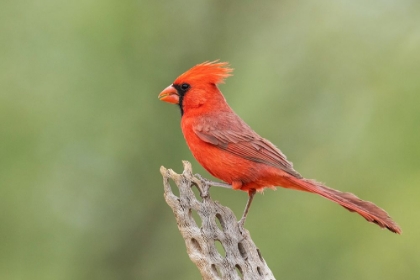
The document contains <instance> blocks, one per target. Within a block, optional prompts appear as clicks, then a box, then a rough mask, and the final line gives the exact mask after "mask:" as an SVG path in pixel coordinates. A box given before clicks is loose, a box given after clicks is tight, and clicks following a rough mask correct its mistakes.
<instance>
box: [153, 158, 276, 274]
mask: <svg viewBox="0 0 420 280" xmlns="http://www.w3.org/2000/svg"><path fill="white" fill-rule="evenodd" d="M183 164H184V172H183V173H182V174H177V173H175V172H174V171H172V170H171V169H166V168H164V167H163V166H162V167H161V170H160V171H161V173H162V176H163V184H164V192H165V200H166V202H167V203H168V205H169V206H170V207H171V208H172V211H173V213H174V215H175V218H176V221H177V224H178V229H179V231H180V232H181V235H182V237H183V238H184V240H185V245H186V247H187V253H188V255H189V257H190V259H191V260H192V261H193V262H194V263H195V265H196V266H197V267H198V269H199V270H200V272H201V274H202V276H203V279H235V280H236V279H264V280H265V279H267V280H268V279H270V280H271V279H275V278H274V276H273V274H272V272H271V270H270V268H269V267H268V265H267V263H266V262H265V260H264V258H263V257H262V255H261V252H260V251H259V249H258V248H257V247H256V245H255V244H254V242H253V241H252V239H251V236H250V234H249V232H248V231H247V230H244V229H242V232H241V229H240V228H239V226H238V223H237V220H236V217H235V215H234V214H233V212H232V210H230V209H229V208H227V207H225V206H223V205H220V203H218V202H215V201H213V200H212V199H211V197H210V194H209V186H208V185H207V184H206V183H205V182H203V181H201V180H200V179H198V178H196V177H194V176H193V175H192V169H191V164H190V163H189V162H187V161H184V162H183ZM170 179H171V180H173V181H174V182H175V184H176V187H177V188H178V189H179V197H178V196H176V195H175V194H174V193H173V192H172V189H171V185H170ZM193 187H197V188H198V190H199V192H200V194H201V199H200V200H201V201H200V200H199V199H197V197H196V196H195V194H194V192H193V191H192V188H193ZM193 211H196V212H197V214H198V215H199V217H200V219H201V225H197V223H196V221H195V220H194V218H193V215H192V213H193ZM217 220H218V221H219V223H220V225H221V228H219V226H218V222H217ZM216 242H220V243H221V244H222V246H223V249H224V252H225V253H224V255H223V254H222V255H221V254H220V253H219V251H218V250H217V247H216Z"/></svg>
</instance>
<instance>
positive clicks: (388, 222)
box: [289, 177, 401, 234]
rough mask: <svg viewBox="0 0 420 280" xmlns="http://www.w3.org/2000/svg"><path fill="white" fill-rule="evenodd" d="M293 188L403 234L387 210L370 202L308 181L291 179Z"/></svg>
mask: <svg viewBox="0 0 420 280" xmlns="http://www.w3.org/2000/svg"><path fill="white" fill-rule="evenodd" d="M289 180H290V182H291V183H292V185H293V186H292V187H294V188H296V189H300V190H302V191H308V192H311V193H316V194H319V195H321V196H323V197H325V198H327V199H329V200H331V201H334V202H335V203H338V204H340V205H341V206H343V207H344V208H346V209H347V210H349V211H351V212H357V213H358V214H359V215H360V216H362V217H363V218H365V219H366V220H367V221H368V222H372V223H375V224H377V225H378V226H380V227H382V228H387V229H389V230H390V231H392V232H395V233H398V234H401V229H400V227H399V226H398V225H397V223H395V222H394V221H393V220H392V219H391V217H389V216H388V213H387V212H385V210H383V209H381V208H379V207H378V206H376V205H375V204H373V203H372V202H370V201H364V200H361V199H360V198H358V197H357V196H355V195H354V194H352V193H348V192H340V191H337V190H334V189H331V188H328V187H326V186H324V185H322V184H321V183H319V182H316V181H314V180H308V179H298V178H295V177H290V178H289Z"/></svg>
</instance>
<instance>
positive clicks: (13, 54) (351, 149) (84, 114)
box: [0, 0, 420, 280]
mask: <svg viewBox="0 0 420 280" xmlns="http://www.w3.org/2000/svg"><path fill="white" fill-rule="evenodd" d="M214 59H221V60H222V61H229V62H230V63H231V65H232V67H233V68H235V69H236V70H235V72H234V76H233V77H231V78H229V79H228V80H227V83H226V84H225V85H222V86H221V89H222V91H223V92H224V94H225V96H226V98H227V100H228V102H229V103H230V104H231V106H232V107H233V108H234V109H235V110H236V112H237V113H238V114H239V115H240V116H242V117H243V118H244V119H245V120H246V121H247V122H248V123H249V124H250V125H251V126H252V127H253V128H254V129H255V130H256V131H257V132H259V133H260V134H261V135H262V136H264V137H266V138H268V139H270V140H271V141H272V142H273V143H275V144H276V145H278V146H279V147H280V148H281V149H282V151H283V152H284V153H285V154H287V155H288V158H289V159H290V160H292V161H293V162H294V164H295V168H296V169H297V170H298V171H300V172H301V173H302V174H303V175H304V176H306V177H309V178H316V179H318V180H320V181H323V182H325V183H326V184H327V185H329V186H331V187H335V188H337V189H340V190H346V191H351V192H354V193H356V194H358V195H359V196H360V197H362V198H365V199H368V200H372V201H374V202H375V203H377V204H378V205H380V206H382V207H384V208H385V209H386V210H387V211H388V212H389V213H390V214H391V215H392V217H393V218H395V219H396V220H397V221H398V222H399V224H400V225H401V227H402V228H403V231H404V232H403V235H402V236H397V235H394V234H392V233H389V232H387V231H381V230H380V229H379V228H378V227H377V226H375V225H370V224H368V223H366V222H365V221H363V220H362V219H361V218H360V217H358V216H356V215H355V214H350V213H348V212H347V211H345V210H343V209H342V208H340V207H338V206H337V205H334V204H333V203H330V202H328V201H326V200H324V199H322V198H319V197H317V196H314V195H310V194H305V193H300V192H296V191H288V190H284V189H279V190H277V191H275V192H274V191H271V190H267V191H266V192H265V193H264V195H258V196H257V197H256V199H255V202H254V205H253V207H252V209H251V212H250V215H249V218H248V221H247V227H248V229H249V230H250V231H251V233H252V236H253V239H254V241H255V242H256V243H257V244H258V245H259V247H260V249H261V251H262V253H263V255H264V256H265V258H266V260H267V262H268V264H269V265H270V267H271V269H272V270H273V272H274V274H275V275H276V276H277V277H278V278H279V279H360V280H362V279H366V280H371V279H389V280H391V279H413V280H414V279H419V278H420V265H419V263H420V244H419V242H420V218H419V214H420V211H419V210H420V208H419V201H420V200H419V198H420V189H419V187H420V172H419V171H420V163H419V158H420V95H419V93H420V5H419V2H418V1H410V0H402V1H368V2H366V1H361V0H356V1H274V0H272V1H221V0H217V1H193V0H189V1H166V2H165V1H142V0H137V1H115V0H114V1H112V0H102V1H99V0H88V1H81V0H75V1H53V0H41V1H22V0H13V1H12V0H2V1H1V3H0V221H1V223H0V260H1V261H0V279H5V280H6V279H7V280H8V279H13V280H14V279H34V280H36V279H42V280H45V279H54V280H61V279H63V280H67V279H69V280H70V279H79V280H83V279H101V280H107V279H109V280H111V279H200V275H199V273H198V270H197V269H196V268H195V267H194V265H193V264H192V263H191V262H190V261H189V259H188V256H187V254H186V252H185V247H184V244H183V240H182V238H181V236H180V234H179V233H178V231H177V227H176V224H175V220H174V218H173V216H172V213H171V211H170V208H169V207H168V206H167V205H166V204H165V202H164V200H163V187H162V183H161V176H160V174H159V167H160V165H165V166H166V167H169V168H174V169H175V170H176V171H178V172H179V171H181V168H182V165H181V160H183V159H185V160H190V161H191V162H192V163H193V166H194V169H195V171H196V172H200V173H201V174H203V175H204V176H207V177H208V176H209V175H208V174H207V173H206V172H205V171H204V170H203V169H202V168H201V167H199V165H198V163H197V162H196V161H195V160H194V159H193V158H192V156H191V154H190V152H189V150H188V148H187V147H186V144H185V142H184V139H183V136H182V134H181V131H180V128H179V121H180V115H179V112H178V108H176V106H170V105H168V104H165V103H162V102H159V100H158V99H157V95H158V94H159V92H160V91H161V90H162V89H163V88H165V87H166V86H167V85H169V84H170V83H171V82H172V81H173V79H174V78H176V76H177V75H179V74H181V73H182V72H183V71H185V70H187V69H189V68H190V67H191V66H193V65H195V64H197V63H200V62H203V61H205V60H214ZM212 196H213V197H214V198H215V199H217V200H219V201H221V202H222V203H223V204H225V205H228V206H229V207H230V208H232V209H233V210H234V211H235V213H237V215H240V214H241V211H242V209H243V207H244V205H245V202H246V194H245V193H241V192H234V191H229V190H219V189H214V190H212Z"/></svg>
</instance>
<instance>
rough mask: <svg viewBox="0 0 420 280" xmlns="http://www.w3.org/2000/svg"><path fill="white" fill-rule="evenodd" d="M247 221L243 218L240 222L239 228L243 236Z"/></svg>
mask: <svg viewBox="0 0 420 280" xmlns="http://www.w3.org/2000/svg"><path fill="white" fill-rule="evenodd" d="M244 225H245V219H244V217H242V218H241V219H240V220H239V221H238V227H239V231H240V232H241V234H243V233H244V232H245V228H244Z"/></svg>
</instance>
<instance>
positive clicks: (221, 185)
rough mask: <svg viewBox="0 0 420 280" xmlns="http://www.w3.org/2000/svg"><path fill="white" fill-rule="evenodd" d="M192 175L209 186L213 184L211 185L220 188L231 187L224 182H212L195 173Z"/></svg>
mask: <svg viewBox="0 0 420 280" xmlns="http://www.w3.org/2000/svg"><path fill="white" fill-rule="evenodd" d="M194 176H195V177H197V178H198V179H199V180H200V181H201V182H203V183H204V184H206V185H208V186H209V187H211V186H213V187H221V188H226V189H231V188H232V186H231V185H229V184H226V183H222V182H214V181H210V180H207V179H204V178H203V177H202V176H201V175H200V174H195V175H194Z"/></svg>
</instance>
